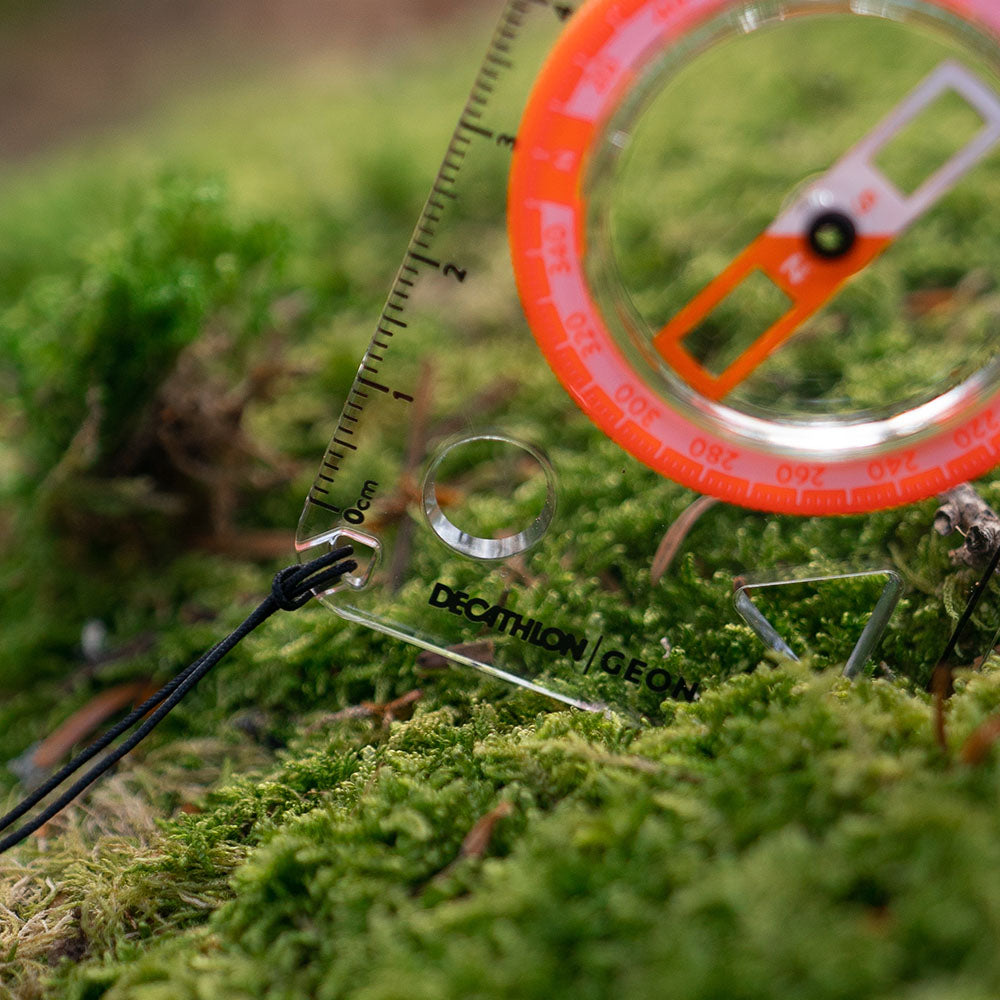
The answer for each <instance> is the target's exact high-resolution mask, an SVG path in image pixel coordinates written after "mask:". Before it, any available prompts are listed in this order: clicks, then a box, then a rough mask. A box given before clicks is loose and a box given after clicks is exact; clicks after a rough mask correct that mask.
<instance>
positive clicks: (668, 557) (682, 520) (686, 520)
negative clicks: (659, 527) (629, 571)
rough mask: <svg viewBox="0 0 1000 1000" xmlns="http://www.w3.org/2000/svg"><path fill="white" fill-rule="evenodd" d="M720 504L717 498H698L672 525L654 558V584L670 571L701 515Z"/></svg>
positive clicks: (652, 571)
mask: <svg viewBox="0 0 1000 1000" xmlns="http://www.w3.org/2000/svg"><path fill="white" fill-rule="evenodd" d="M718 502H719V501H718V500H717V499H716V498H715V497H698V499H697V500H695V501H694V502H693V503H691V504H689V505H688V506H687V507H686V508H685V509H684V510H683V511H682V512H681V515H680V517H678V518H677V520H676V521H674V523H673V524H672V525H670V527H669V528H668V529H667V533H666V534H665V535H664V536H663V540H662V541H661V542H660V544H659V546H658V547H657V549H656V555H654V556H653V565H652V566H651V567H650V571H649V572H650V576H651V577H652V579H653V583H659V581H660V580H661V579H662V578H663V576H664V575H665V574H666V572H667V570H668V569H670V567H671V565H672V564H673V561H674V559H675V558H676V557H677V553H678V552H679V551H680V548H681V546H682V545H683V544H684V539H686V538H687V536H688V535H689V534H690V532H691V529H692V528H693V527H694V526H695V524H697V523H698V519H699V518H700V517H701V515H702V514H704V513H705V512H706V511H708V510H711V509H712V508H713V507H714V506H715V505H716V504H717V503H718Z"/></svg>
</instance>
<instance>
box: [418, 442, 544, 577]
mask: <svg viewBox="0 0 1000 1000" xmlns="http://www.w3.org/2000/svg"><path fill="white" fill-rule="evenodd" d="M555 499H556V495H555V476H554V473H553V471H552V466H551V464H550V462H549V461H548V459H547V458H546V457H545V455H544V454H543V453H542V452H541V451H540V450H539V449H537V448H535V447H533V446H531V445H528V444H524V443H523V442H520V441H517V440H515V439H513V438H510V437H507V436H506V435H503V434H499V433H498V434H481V435H473V436H469V437H464V438H459V439H457V440H453V441H451V442H449V443H448V444H446V445H445V446H444V447H443V448H442V449H441V450H440V451H439V452H438V453H437V455H436V457H435V458H434V460H433V461H432V463H431V466H430V468H429V469H428V471H427V475H426V477H425V479H424V486H423V506H424V514H425V516H426V518H427V522H428V524H429V525H430V526H431V529H432V530H433V531H434V533H435V534H436V535H437V536H438V537H439V538H440V539H441V540H442V541H443V542H444V543H445V544H446V545H448V546H450V547H451V548H453V549H454V550H455V551H457V552H460V553H461V554H462V555H467V556H471V557H472V558H475V559H507V558H509V557H510V556H513V555H516V554H517V553H519V552H524V551H525V550H526V549H528V548H530V547H531V546H532V545H534V544H535V543H536V542H538V541H539V540H540V539H541V538H542V536H543V535H544V534H545V532H546V531H547V530H548V527H549V524H550V523H551V521H552V516H553V514H554V513H555Z"/></svg>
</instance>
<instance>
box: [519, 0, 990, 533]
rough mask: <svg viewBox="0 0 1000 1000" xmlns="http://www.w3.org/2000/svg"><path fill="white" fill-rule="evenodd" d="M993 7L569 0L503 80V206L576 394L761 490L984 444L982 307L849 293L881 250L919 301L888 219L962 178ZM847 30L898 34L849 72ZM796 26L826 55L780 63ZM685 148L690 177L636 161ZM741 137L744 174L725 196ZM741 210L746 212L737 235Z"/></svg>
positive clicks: (666, 162)
mask: <svg viewBox="0 0 1000 1000" xmlns="http://www.w3.org/2000/svg"><path fill="white" fill-rule="evenodd" d="M998 27H1000V8H998V7H996V6H995V5H992V4H987V3H984V2H972V0H965V2H963V0H948V2H939V3H913V2H895V3H894V2H887V3H879V4H875V5H869V4H858V3H856V2H841V3H837V2H794V0H789V2H782V3H776V2H758V3H745V2H741V3H733V2H731V0H728V2H724V0H687V2H685V0H673V2H671V0H618V2H596V0H595V2H592V3H590V4H588V5H585V6H584V8H583V9H582V10H581V11H580V13H579V14H578V15H577V17H576V19H574V21H573V22H572V23H571V25H570V26H569V28H568V29H567V31H566V33H565V34H564V35H563V36H562V38H561V39H560V40H559V43H558V44H557V46H556V47H555V49H554V50H553V52H552V53H551V55H550V56H549V59H548V61H547V63H546V65H545V67H544V69H543V71H542V73H541V75H540V77H539V79H538V82H537V83H536V86H535V88H534V90H533V92H532V95H531V97H530V99H529V101H528V104H527V108H526V111H525V115H524V119H523V122H522V127H521V131H520V133H519V136H518V149H517V152H516V155H515V160H514V167H513V171H512V177H511V185H510V201H509V228H510V238H511V245H512V251H513V261H514V270H515V274H516V277H517V282H518V287H519V290H520V294H521V298H522V302H523V304H524V308H525V311H526V313H527V316H528V320H529V323H530V325H531V328H532V331H533V333H534V335H535V337H536V339H537V341H538V343H539V345H540V346H541V348H542V350H543V352H544V354H545V356H546V358H547V360H548V362H549V364H550V366H551V367H552V368H553V369H554V370H555V371H556V373H557V374H558V376H559V378H560V380H561V381H562V383H563V385H564V386H565V387H566V388H567V389H568V391H569V392H570V393H571V395H572V396H573V397H574V399H575V400H576V401H577V403H578V404H579V405H580V406H581V408H582V409H583V410H584V411H585V412H586V413H587V415H588V416H589V417H590V418H591V419H592V420H593V421H594V422H595V423H596V424H597V425H598V426H599V427H600V428H601V429H602V430H603V431H604V432H605V433H606V434H608V435H609V436H610V437H612V438H613V439H614V440H615V441H616V442H617V443H618V444H620V445H621V446H622V447H623V448H625V449H626V450H627V451H629V452H630V453H631V454H633V455H634V456H635V457H637V458H639V459H640V460H641V461H643V462H644V463H645V464H647V465H649V466H651V467H652V468H654V469H655V470H656V471H658V472H660V473H661V474H663V475H665V476H667V477H668V478H672V479H675V480H678V481H680V482H682V483H684V484H685V485H687V486H690V487H691V488H693V489H696V490H699V491H700V492H703V493H710V494H713V495H715V496H718V497H720V498H723V499H726V500H729V501H731V502H734V503H739V504H743V505H746V506H751V507H757V508H761V509H766V510H773V511H780V512H786V513H811V514H833V513H846V512H854V511H867V510H873V509H876V508H879V507H885V506H894V505H898V504H901V503H904V502H909V501H913V500H918V499H922V498H924V497H926V496H928V495H931V494H933V493H936V492H940V491H941V490H942V489H944V488H946V487H947V486H949V485H952V484H953V483H955V482H957V481H960V480H963V479H968V478H972V477H974V476H976V475H978V474H981V473H983V472H985V471H986V470H988V469H989V468H991V467H992V466H993V465H995V464H996V463H997V461H998V460H1000V368H998V364H997V361H996V358H995V356H994V353H995V352H994V344H995V340H996V335H997V332H998V326H997V324H995V323H992V322H991V321H987V322H986V323H985V325H984V326H981V327H979V328H978V329H977V330H976V331H975V332H972V331H969V330H964V331H963V332H960V333H958V334H956V333H955V331H954V329H952V331H951V332H950V333H949V332H948V331H946V330H945V331H943V330H942V329H941V328H940V325H937V326H935V324H933V323H929V322H921V320H923V319H925V317H920V318H918V320H917V321H909V320H907V319H905V317H904V320H903V321H901V322H899V323H897V325H896V326H895V328H894V329H893V330H892V331H888V330H887V329H886V327H887V326H889V325H890V323H889V322H887V321H886V320H885V319H882V320H881V328H879V324H880V320H879V318H878V314H879V313H880V312H882V311H883V310H880V309H879V308H877V303H876V304H874V305H873V303H872V302H871V301H870V299H871V298H873V297H877V296H879V295H880V291H879V287H878V280H879V277H880V276H882V275H885V276H887V277H885V278H884V280H885V282H886V283H888V282H890V281H892V280H895V281H896V283H897V285H898V284H899V283H900V282H902V284H903V286H904V287H903V289H902V290H899V289H897V290H896V292H895V294H898V296H899V299H898V303H897V312H898V313H899V314H900V315H901V316H902V315H903V314H905V313H906V311H907V308H908V302H911V301H920V300H919V296H918V295H914V296H912V298H908V296H907V292H906V290H905V285H906V283H907V282H909V283H911V284H913V285H914V286H916V285H917V284H919V282H920V281H921V277H920V274H919V270H920V268H919V266H917V265H915V264H912V263H910V262H909V261H908V260H907V255H908V254H911V255H912V249H910V250H908V249H907V247H906V244H907V242H908V241H912V244H913V246H914V247H915V246H919V245H923V246H924V247H925V250H924V252H925V253H931V252H934V251H935V248H934V246H933V244H932V242H928V241H933V240H934V239H935V237H934V235H933V234H934V231H935V229H936V228H941V227H945V226H947V227H949V228H951V229H952V230H954V228H955V227H956V226H960V225H961V211H962V209H961V208H956V206H965V207H966V208H967V206H968V204H969V199H970V192H973V191H975V190H977V188H978V189H979V190H980V191H981V190H983V189H984V188H985V187H988V186H989V184H990V180H989V179H988V178H989V177H990V176H991V175H990V173H989V169H988V168H984V166H983V165H984V163H988V162H989V161H991V158H992V157H993V156H994V154H996V152H997V144H998V141H1000V93H998V87H997V78H996V75H995V67H996V52H995V49H994V47H995V45H996V33H997V30H998ZM863 35H865V36H867V37H866V38H865V40H864V42H863V43H862V42H861V39H862V36H863ZM824 36H825V39H824ZM824 41H825V43H826V44H825V46H824ZM862 44H863V47H864V52H865V53H866V58H867V59H868V60H870V61H871V60H876V61H877V60H879V59H882V60H884V61H885V65H886V71H887V73H888V70H889V68H890V67H897V66H898V62H899V60H898V58H897V54H898V52H900V51H904V50H905V48H904V47H908V48H909V50H910V51H912V50H913V49H914V48H915V49H918V50H919V51H920V53H921V55H922V56H923V58H920V59H916V58H914V59H912V60H911V62H912V65H907V67H906V70H905V71H904V72H903V73H896V72H893V73H892V74H891V82H889V81H887V82H885V84H884V86H878V85H873V83H872V74H871V73H870V72H869V73H867V74H866V76H865V80H866V82H865V84H864V87H865V88H866V90H864V91H863V90H861V89H860V88H859V89H853V88H852V86H851V83H852V81H851V76H850V67H851V64H852V61H853V60H854V59H855V58H856V55H855V54H854V52H853V51H852V50H854V51H857V47H858V46H861V45H862ZM779 45H780V46H781V47H782V48H783V56H782V59H783V61H784V62H785V64H786V65H787V66H788V69H787V70H786V71H785V72H787V74H788V75H787V76H786V77H784V79H782V76H781V74H780V73H779V75H778V77H777V80H775V79H774V77H773V74H774V70H775V64H776V60H777V58H778V56H777V52H778V46H779ZM800 45H801V48H800V51H802V52H806V51H811V52H813V53H820V52H821V51H823V50H824V48H825V50H826V52H827V57H828V59H829V62H828V63H827V64H824V63H823V62H822V61H820V60H819V59H818V58H817V57H816V56H815V55H814V58H817V61H816V62H815V64H814V65H813V66H812V67H811V68H810V67H808V66H806V67H803V66H801V65H796V63H797V60H796V49H797V48H799V47H800ZM991 57H992V61H991ZM904 61H905V60H904ZM734 66H735V67H737V68H738V69H741V70H742V76H741V75H740V74H739V72H737V73H735V74H734V72H733V68H734ZM723 68H724V69H725V71H726V77H727V86H726V87H721V86H719V85H718V84H717V79H716V77H717V76H718V75H719V73H720V70H722V69H723ZM793 73H794V74H795V75H793ZM799 74H801V75H799ZM734 80H735V81H736V86H735V87H734V85H733V81H734ZM875 80H876V84H877V75H876V77H875ZM824 86H825V87H826V88H827V91H828V92H827V93H825V94H824ZM727 88H728V92H727ZM741 91H743V92H742V93H741ZM810 96H811V97H812V101H810V100H809V98H810ZM838 97H839V98H841V100H838ZM783 104H784V105H785V106H784V107H783V106H782V105H783ZM740 115H743V116H744V118H745V119H752V120H753V122H754V123H755V122H756V121H758V120H759V121H763V120H764V119H766V118H770V122H771V133H770V135H768V133H767V131H766V130H763V131H762V132H761V133H760V135H759V137H758V136H756V135H755V134H754V131H753V124H751V125H746V124H745V123H744V122H742V121H740V118H739V116H740ZM776 116H777V120H775V119H776ZM727 126H728V129H729V131H728V132H727V131H726V127H727ZM754 140H756V141H754ZM838 143H843V145H840V148H839V149H837V148H836V147H837V145H838ZM748 144H749V145H748ZM769 146H770V148H768V147H769ZM692 155H694V156H700V157H701V158H702V160H703V162H704V173H705V179H706V183H705V184H704V185H703V186H702V187H700V188H699V187H698V185H694V186H693V187H692V188H691V189H689V190H688V191H686V192H683V193H682V192H679V191H672V190H671V186H670V183H669V179H668V180H667V181H666V182H665V183H663V182H660V181H658V180H656V179H655V177H653V175H652V174H651V173H650V166H651V165H653V164H655V165H656V166H657V167H658V168H659V170H660V171H661V173H663V174H664V175H668V176H669V173H670V171H671V169H672V167H674V165H676V166H675V168H676V169H678V170H680V171H683V172H685V174H686V175H687V174H689V173H690V159H691V157H692ZM741 162H742V163H743V165H744V167H745V171H746V172H748V173H749V174H750V176H751V177H753V175H754V174H757V175H760V174H765V175H766V176H765V179H764V183H762V184H760V185H758V187H759V189H760V191H761V196H760V198H759V203H758V204H757V205H754V206H752V207H751V208H750V209H749V210H748V208H747V207H746V206H747V204H748V198H747V197H746V196H745V193H744V192H742V191H741V190H740V185H741V184H743V183H746V181H745V180H741V179H740V172H739V170H737V169H733V168H732V165H733V164H735V165H739V164H740V163H741ZM719 163H722V164H723V165H724V169H722V170H720V169H718V164H719ZM727 171H728V176H729V178H730V182H729V183H730V187H729V188H728V189H727V187H726V186H725V178H726V174H727ZM651 177H653V179H652V180H651ZM751 187H753V182H752V181H751ZM963 189H964V190H963ZM622 192H625V193H624V194H623V193H622ZM682 197H683V200H682ZM973 200H974V198H973ZM768 202H769V203H770V205H769V208H768V209H766V210H765V209H763V207H762V203H768ZM762 212H764V214H763V215H761V213H762ZM768 213H769V214H768ZM748 216H752V218H753V219H754V220H756V219H761V221H762V222H763V223H764V224H761V223H759V222H755V223H751V224H756V225H758V226H759V228H758V229H757V231H756V232H755V233H750V234H749V235H750V238H748V239H747V238H745V237H744V240H745V241H744V242H743V243H740V242H739V240H740V236H739V234H740V233H742V232H744V231H745V230H746V228H747V226H746V225H745V224H742V223H743V222H744V219H745V218H746V217H748ZM700 219H704V220H706V221H705V223H704V224H703V225H702V224H701V223H700V222H699V220H700ZM720 219H721V222H722V224H721V225H720V222H719V220H720ZM727 226H728V228H727ZM734 234H735V235H734ZM971 238H972V237H971V235H970V239H971ZM897 247H898V248H899V253H898V254H896V253H895V250H896V249H897ZM936 252H938V253H939V254H942V255H947V254H948V253H949V247H948V245H942V244H939V245H938V246H937V247H936ZM890 257H891V258H892V259H891V260H890V262H889V263H888V264H887V266H886V267H885V268H880V265H881V263H882V262H883V261H884V260H886V259H887V258H890ZM984 264H985V261H984ZM986 266H988V265H986ZM944 270H947V263H946V262H944ZM635 272H639V273H640V278H639V280H636V279H635ZM869 274H870V278H869V280H868V282H867V284H865V283H864V282H862V284H861V286H860V287H855V286H857V284H858V282H859V280H860V279H862V278H863V277H867V276H868V275H869ZM890 275H891V277H888V276H890ZM900 275H901V276H900ZM699 280H700V283H699ZM959 280H960V279H959ZM882 294H884V292H883V293H882ZM941 294H942V296H944V295H946V294H947V292H946V291H942V292H941ZM866 298H867V299H868V300H869V301H866ZM763 300H767V301H768V303H769V306H770V309H769V311H768V310H767V309H762V308H760V302H761V301H763ZM890 322H896V320H892V321H890ZM955 325H956V326H961V325H962V324H961V321H958V322H956V324H955ZM831 340H838V341H839V342H840V345H841V347H842V348H843V349H846V350H848V353H849V352H851V351H853V352H854V359H853V360H846V361H841V360H838V359H831V355H833V354H837V353H838V350H840V348H832V347H831V344H830V343H829V341H831ZM824 341H827V342H824ZM936 341H937V342H936ZM935 355H936V363H935V357H934V356H935ZM911 360H912V365H911V363H910V362H911ZM838 366H839V367H838ZM859 368H860V370H859ZM908 368H909V369H910V371H909V375H908V374H907V369H908ZM875 392H879V393H880V395H879V396H878V397H877V398H873V394H874V393H875Z"/></svg>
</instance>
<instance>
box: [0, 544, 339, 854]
mask: <svg viewBox="0 0 1000 1000" xmlns="http://www.w3.org/2000/svg"><path fill="white" fill-rule="evenodd" d="M351 554H352V550H351V548H350V547H349V546H345V547H343V548H339V549H334V550H333V551H331V552H328V553H327V554H326V555H323V556H320V557H319V558H318V559H314V560H313V561H312V562H309V563H305V564H304V565H302V566H286V567H285V569H283V570H281V571H280V572H278V573H277V574H276V575H275V577H274V582H273V584H272V585H271V593H270V594H268V596H267V597H266V598H265V599H264V600H263V601H261V603H260V604H259V605H258V606H257V607H256V608H255V609H254V610H253V612H251V614H250V615H248V616H247V618H246V619H244V621H243V622H242V624H241V625H239V627H238V628H236V629H235V630H234V631H233V632H231V633H230V634H229V635H227V636H226V638H225V639H223V640H222V641H221V642H219V643H216V645H214V646H213V647H212V648H211V649H210V650H209V651H208V652H207V653H205V654H204V655H203V656H201V657H199V658H198V659H197V660H195V661H194V663H192V664H191V665H190V666H188V667H185V668H184V669H183V670H182V671H181V672H180V673H179V674H177V676H176V677H174V678H173V680H171V681H169V682H168V683H166V684H164V685H163V687H162V688H160V690H159V691H157V692H156V694H154V695H152V696H150V697H149V698H147V699H146V701H144V702H143V703H142V704H141V705H140V706H139V707H138V708H135V709H133V710H132V711H131V712H130V713H129V714H128V715H127V716H126V717H125V718H124V719H122V720H121V722H119V723H118V724H117V725H115V726H114V727H113V728H111V729H109V730H108V732H106V733H105V734H104V735H103V736H101V737H100V738H98V739H97V740H95V741H94V742H93V743H91V744H90V746H88V747H87V748H86V749H85V750H82V751H81V752H80V753H78V754H77V755H76V756H75V757H74V758H73V759H72V760H71V761H70V762H69V763H68V764H67V765H66V766H65V767H64V768H63V769H62V770H61V771H58V772H57V773H56V774H53V775H52V777H50V778H49V779H48V780H47V781H46V782H45V783H44V784H43V785H41V786H40V787H39V788H36V789H35V791H33V792H32V793H31V794H30V795H28V796H26V797H25V798H24V799H23V800H22V801H21V802H19V803H18V804H17V806H15V807H14V808H13V809H12V810H11V811H10V812H9V813H7V815H6V816H3V817H0V833H2V832H3V831H4V830H6V829H8V828H9V827H10V826H12V825H13V824H14V823H16V822H17V820H19V819H20V818H21V817H22V816H23V815H24V814H25V813H26V812H28V811H29V810H30V809H33V808H34V807H35V806H36V805H38V803H39V802H41V801H42V799H45V798H47V797H48V796H49V795H50V794H51V793H52V792H54V791H55V790H56V789H57V788H58V787H59V786H60V785H61V784H62V783H63V782H64V781H66V779H67V778H70V777H71V776H72V775H74V774H75V773H76V772H77V771H79V770H80V768H82V767H83V766H84V764H86V763H87V762H88V761H89V760H91V759H92V758H94V757H96V756H97V754H99V753H100V752H101V751H102V750H104V749H106V748H107V747H109V746H110V745H111V744H112V743H114V741H115V740H117V739H118V738H119V737H120V736H122V735H124V734H125V733H127V732H128V731H129V730H130V729H131V728H132V727H133V726H135V725H136V724H137V723H139V722H141V723H142V724H141V725H140V726H139V728H138V729H136V730H135V732H133V733H132V734H131V735H130V736H129V737H128V738H127V739H125V740H124V741H123V742H122V743H121V744H120V745H119V746H117V747H115V748H114V749H113V750H112V751H111V752H110V753H109V754H107V755H106V756H105V757H103V758H102V759H101V760H100V761H99V762H98V763H97V764H95V765H94V766H93V767H92V768H90V770H89V771H87V772H85V773H84V775H83V776H82V777H81V778H79V779H78V780H77V781H76V782H75V783H74V784H73V785H71V786H70V787H69V788H68V789H67V790H66V791H65V792H63V794H62V795H60V796H59V798H58V799H56V800H55V801H54V802H52V803H51V804H50V805H48V806H46V808H45V809H44V810H42V812H40V813H39V814H38V815H37V816H35V817H34V818H33V819H31V820H29V821H28V822H27V823H25V824H23V825H22V826H20V827H18V828H17V829H16V830H14V831H13V832H12V833H8V834H7V836H6V837H4V838H3V839H2V840H0V854H2V853H3V852H4V851H6V850H7V849H8V848H11V847H13V846H14V845H15V844H19V843H20V842H21V841H22V840H24V839H25V838H26V837H29V836H30V835H31V834H32V833H34V832H35V831H36V830H37V829H38V828H39V827H41V826H43V825H44V824H45V823H47V822H48V821H49V820H50V819H52V817H53V816H55V815H56V813H58V812H59V811H60V810H62V809H63V808H65V807H66V806H67V805H69V803H70V802H72V801H73V799H75V798H76V797H77V796H78V795H80V794H81V793H82V792H84V791H85V790H86V789H87V788H89V787H90V785H92V784H93V783H94V782H95V781H97V779H98V778H100V777H101V775H102V774H104V772H105V771H107V770H109V769H110V768H111V767H113V766H114V765H115V764H117V763H118V761H120V760H121V759H122V757H124V756H125V755H126V754H127V753H128V752H129V751H130V750H132V749H134V748H135V747H136V746H138V745H139V744H140V743H141V742H142V741H143V740H144V739H145V738H146V737H147V736H148V735H149V734H150V733H151V732H152V731H153V730H154V729H155V728H156V727H157V726H158V725H159V724H160V722H162V721H163V719H164V718H166V716H167V715H169V714H170V712H171V711H172V710H173V709H174V708H175V707H176V706H177V704H178V703H179V702H180V701H181V700H182V699H183V698H184V696H185V695H186V694H188V692H190V691H191V690H193V688H194V687H195V685H196V684H197V683H198V682H199V681H200V680H201V679H202V678H203V677H204V676H205V675H206V674H207V673H208V672H209V671H210V670H211V669H212V668H213V667H214V666H215V665H216V664H217V663H218V662H219V661H220V660H221V659H222V658H223V657H224V656H225V655H226V653H228V652H229V651H230V650H231V649H232V648H233V647H234V646H236V645H237V644H238V643H239V642H240V641H241V640H243V639H245V638H246V637H247V636H248V635H249V634H250V633H251V632H252V631H253V630H254V629H255V628H257V626H258V625H261V624H262V623H263V622H265V621H267V619H268V618H270V617H271V615H273V614H274V613H275V612H276V611H297V610H298V609H299V608H301V607H303V606H304V605H306V604H307V603H308V602H309V600H310V598H312V596H313V595H314V594H316V593H321V592H322V591H324V590H328V589H329V588H330V587H331V586H332V585H333V584H335V583H336V582H337V581H338V580H340V578H341V577H342V576H344V575H345V574H346V573H350V572H351V571H352V570H355V569H357V563H355V562H353V561H350V560H349V558H348V557H349V556H350V555H351ZM147 715H148V716H149V717H148V718H146V716H147ZM143 720H145V721H143Z"/></svg>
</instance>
